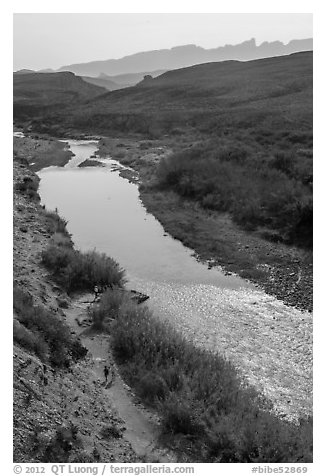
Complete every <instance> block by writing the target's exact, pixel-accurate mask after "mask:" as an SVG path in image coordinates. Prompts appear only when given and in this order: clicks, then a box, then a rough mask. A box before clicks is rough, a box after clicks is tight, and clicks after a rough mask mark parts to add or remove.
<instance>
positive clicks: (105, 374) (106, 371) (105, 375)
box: [104, 366, 109, 382]
mask: <svg viewBox="0 0 326 476" xmlns="http://www.w3.org/2000/svg"><path fill="white" fill-rule="evenodd" d="M108 375H109V369H108V368H107V366H105V367H104V377H105V382H107V381H108Z"/></svg>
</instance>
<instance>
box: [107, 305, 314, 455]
mask: <svg viewBox="0 0 326 476" xmlns="http://www.w3.org/2000/svg"><path fill="white" fill-rule="evenodd" d="M110 332H111V338H112V347H113V351H114V354H115V356H116V358H117V360H118V363H119V364H120V366H121V370H122V372H123V374H124V376H125V378H126V379H127V380H128V382H129V383H130V384H131V385H132V386H134V388H135V390H136V393H137V394H138V395H139V396H141V397H142V398H144V399H145V401H146V402H147V403H149V404H150V405H152V406H155V407H156V408H157V410H158V411H159V412H160V413H161V415H162V422H163V426H164V428H165V430H166V431H168V432H169V433H171V434H172V435H175V436H174V438H179V440H180V438H181V440H180V441H181V442H182V441H183V442H185V441H186V443H185V444H184V450H185V451H188V450H187V448H189V442H190V441H191V445H190V447H191V451H192V452H193V453H192V458H198V459H195V460H200V461H214V462H219V461H221V462H287V463H289V462H302V461H305V462H310V461H311V460H312V449H311V447H312V421H310V420H305V421H302V422H301V423H300V425H296V424H294V423H289V422H286V421H282V420H280V419H279V418H278V417H276V416H275V415H273V414H271V413H270V408H271V406H270V404H269V403H268V402H267V401H266V400H264V399H263V398H262V397H261V396H260V395H259V394H258V393H257V392H256V391H255V390H254V389H253V388H250V387H244V386H243V385H242V384H241V382H240V380H239V378H238V376H237V373H236V370H235V369H234V367H233V366H232V365H231V364H230V363H229V362H228V361H226V360H225V359H224V358H223V357H221V356H219V355H218V354H212V353H209V352H206V351H204V350H201V349H199V348H197V347H194V346H193V345H192V344H191V343H189V342H187V341H186V340H185V339H184V338H183V337H181V336H180V335H179V334H178V333H177V332H176V331H175V330H174V329H173V328H172V327H171V326H170V325H168V324H167V323H165V322H160V321H158V320H156V319H155V318H154V317H153V316H152V315H151V313H150V312H149V310H148V309H147V308H146V307H143V306H141V307H139V306H137V305H135V304H133V303H130V302H129V303H125V302H124V303H122V304H121V307H120V309H119V312H118V315H117V317H116V318H115V320H114V321H113V322H112V325H111V327H110ZM194 448H195V449H194ZM194 455H196V456H194Z"/></svg>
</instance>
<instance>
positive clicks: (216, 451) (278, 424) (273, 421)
mask: <svg viewBox="0 0 326 476" xmlns="http://www.w3.org/2000/svg"><path fill="white" fill-rule="evenodd" d="M122 182H123V181H122ZM28 183H29V181H28ZM24 232H25V233H26V232H27V231H26V230H25V231H24ZM63 301H64V300H63ZM63 301H61V302H62V303H63ZM252 304H255V303H252ZM72 305H73V307H74V304H73V303H72ZM134 311H135V309H134V308H133V311H132V312H134ZM64 312H65V314H66V316H67V315H68V313H69V312H70V311H64ZM109 317H110V316H109ZM130 317H132V315H131V316H130ZM244 317H245V316H244ZM284 317H285V316H284ZM273 319H274V317H273ZM230 320H232V315H230V316H228V321H230ZM141 321H142V323H143V324H142V325H145V324H146V322H147V321H146V319H144V320H143V319H141ZM132 322H133V319H132ZM237 322H238V319H237ZM260 322H261V319H260ZM120 324H121V325H120ZM123 324H125V325H126V329H124V328H123ZM153 325H154V329H155V324H154V320H153ZM260 325H262V322H261V324H260ZM282 327H283V323H282ZM273 328H274V326H272V327H271V329H273ZM116 330H118V331H119V330H120V331H121V333H120V336H121V338H122V342H124V345H127V344H128V342H130V341H131V342H138V341H137V339H134V338H133V332H134V331H133V329H132V327H130V326H129V325H128V321H126V322H125V321H124V318H122V320H121V322H119V325H118V327H117V328H116ZM228 330H229V332H230V326H229V327H228ZM266 330H267V329H266ZM130 331H131V335H128V332H130ZM234 331H236V329H234ZM232 334H233V331H232ZM263 334H264V335H265V332H264V333H263ZM161 335H162V332H159V336H161ZM235 335H236V333H235ZM144 336H145V339H146V342H147V341H148V343H149V346H148V347H147V346H145V345H144V346H140V347H139V350H137V353H139V355H138V356H137V359H140V363H141V361H142V355H143V357H144V356H146V352H149V355H151V356H152V355H153V352H152V348H151V346H152V345H154V346H155V345H157V344H158V345H161V344H160V340H159V342H157V343H155V338H154V339H152V337H153V336H152V335H151V327H149V329H147V330H146V332H145V333H144ZM130 338H131V340H130ZM96 340H97V338H96V337H95V342H94V341H93V343H94V344H95V346H96ZM168 341H169V342H170V341H171V339H170V338H169V339H168ZM176 342H177V345H175V346H174V347H175V350H173V349H172V350H171V351H172V357H173V353H174V352H176V351H177V349H179V352H180V345H179V343H178V342H179V340H177V341H176ZM186 346H187V348H189V349H191V354H192V355H194V362H196V359H197V357H196V356H198V355H201V352H200V351H199V350H198V349H196V348H193V347H192V345H191V344H190V343H189V344H186ZM163 347H164V348H166V349H167V348H168V347H169V346H168V345H166V346H165V345H164V346H163ZM181 347H182V346H181ZM218 349H219V347H216V346H214V352H216V350H218ZM143 352H145V354H142V353H143ZM92 353H93V352H92ZM154 355H158V353H157V352H156V351H155V352H154ZM205 355H207V359H213V357H212V356H211V354H210V353H207V354H206V353H205ZM216 358H217V360H218V361H219V359H220V358H219V357H216ZM179 360H180V359H179ZM222 360H223V359H222ZM187 361H188V359H187ZM148 362H149V364H150V365H152V364H151V363H153V359H152V357H151V358H150V359H149V361H148ZM163 363H164V362H163ZM131 364H132V362H131ZM97 370H98V369H97ZM147 370H150V371H153V370H154V371H155V372H157V371H158V372H159V373H160V372H161V370H164V368H163V369H161V368H160V367H159V368H158V369H155V368H154V369H151V368H150V367H149V368H147ZM138 371H140V372H142V366H141V365H140V366H139V368H138ZM181 371H182V372H186V373H185V376H186V374H187V373H188V370H187V368H185V369H182V368H181ZM182 372H181V373H182ZM191 372H192V371H191ZM191 372H190V373H191ZM228 374H229V372H226V375H225V377H227V375H228ZM99 375H101V372H100V374H99ZM232 375H233V373H232V372H231V375H230V377H231V380H232ZM158 377H160V375H158ZM164 378H166V376H165V377H164ZM187 378H188V377H187ZM228 379H229V376H228V377H227V378H226V380H227V381H228ZM181 380H182V381H183V378H182V379H181ZM208 381H209V382H210V381H211V379H208ZM237 386H238V385H236V387H237ZM181 388H183V386H182V387H181ZM183 390H184V388H183ZM209 391H210V390H209ZM224 391H225V389H224ZM195 394H196V392H195ZM195 394H194V395H195ZM235 395H237V392H235ZM186 396H187V395H183V394H181V412H182V413H181V416H182V415H183V416H184V410H185V409H186V407H187V405H188V406H189V404H190V410H191V412H192V411H193V412H194V414H192V413H191V418H189V408H188V409H186V410H187V411H186V417H185V419H186V426H184V425H183V424H182V425H181V427H180V428H182V431H183V432H184V431H186V432H187V431H188V430H187V428H188V429H189V428H190V429H192V428H193V427H192V422H193V420H194V419H196V418H195V417H196V415H197V413H196V412H197V410H196V408H197V405H198V403H199V406H200V405H201V403H200V401H199V402H198V403H196V404H195V403H194V402H195V400H196V399H195V398H191V399H190V400H191V401H192V403H191V402H190V401H189V402H188V401H187V399H186V398H184V397H186ZM240 400H241V399H240ZM212 401H216V398H215V397H214V392H213V394H212ZM170 403H171V402H170ZM233 403H236V401H234V402H233ZM233 403H232V405H230V410H231V413H230V418H231V421H233V418H232V414H233V412H235V413H237V414H239V417H240V416H241V411H240V413H238V410H236V409H237V408H238V407H237V405H236V404H235V405H233ZM170 410H171V411H172V412H173V411H174V410H175V405H171V407H170ZM239 410H241V409H239ZM187 412H188V413H187ZM187 415H188V416H187ZM179 416H180V414H179ZM179 416H178V415H177V416H176V419H174V424H176V425H178V424H179V423H178V418H179ZM183 416H182V418H183ZM264 418H265V417H264V416H263V419H264ZM266 418H268V416H266ZM270 418H271V419H270V422H271V425H272V427H274V425H276V427H277V428H278V430H277V431H280V432H281V433H282V432H283V430H282V428H289V429H290V428H292V429H293V431H294V433H295V434H296V429H295V427H292V425H289V426H288V425H287V423H285V422H284V424H281V422H280V421H279V420H278V419H277V418H275V417H272V416H271V417H270ZM240 419H241V418H240ZM249 420H250V418H249ZM187 422H188V423H189V422H190V427H189V425H188V423H187ZM258 423H259V422H257V424H258ZM200 426H201V425H200ZM213 426H215V425H213ZM172 428H174V426H173V427H171V429H172ZM196 428H197V429H199V427H197V426H196ZM244 428H246V425H245V427H244ZM196 431H197V430H196ZM291 431H292V430H291ZM306 431H308V433H306ZM229 432H230V434H231V433H232V434H234V430H232V424H231V426H230V427H229V428H228V430H227V432H226V433H229ZM223 435H225V431H224V432H223ZM308 435H309V425H308V426H307V427H306V428H304V429H303V433H299V434H298V437H299V439H301V441H304V440H305V438H306V437H308V438H309V436H308ZM284 437H285V438H287V437H286V434H284ZM187 438H188V437H186V438H184V436H182V434H181V439H184V441H185V442H186V443H187V442H188V439H187ZM196 438H197V437H196ZM295 438H296V437H295ZM210 441H211V440H210ZM223 441H224V436H223ZM264 441H265V439H264ZM211 442H212V441H211ZM212 443H214V442H212ZM216 444H217V447H215V446H214V455H215V456H213V455H211V456H212V457H213V458H214V457H217V458H219V457H220V456H221V454H222V453H221V451H220V449H219V443H218V442H216ZM274 444H276V443H274V442H272V445H274ZM214 445H215V443H214ZM268 445H269V441H268V443H267V446H266V447H265V449H264V451H265V450H267V449H268ZM283 446H284V445H283ZM304 446H307V445H306V444H305V443H304ZM240 447H241V445H240ZM240 447H239V446H238V443H237V442H236V441H233V442H232V458H241V457H242V456H241V455H240V456H239V452H238V450H239V449H240ZM227 448H228V445H227V444H226V443H225V444H224V443H223V458H224V457H226V458H228V457H231V456H230V453H229V452H228V450H227ZM225 451H226V453H227V454H228V455H229V456H227V455H226V453H225ZM241 451H242V450H241ZM260 455H261V458H262V461H265V460H266V459H265V458H268V456H266V454H265V456H263V455H262V454H260ZM193 456H194V455H193ZM206 456H207V455H206ZM293 457H294V458H295V456H294V455H293ZM307 458H309V457H307ZM198 460H200V458H199V459H196V461H198Z"/></svg>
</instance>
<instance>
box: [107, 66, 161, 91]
mask: <svg viewBox="0 0 326 476" xmlns="http://www.w3.org/2000/svg"><path fill="white" fill-rule="evenodd" d="M166 71H167V70H166V69H159V70H156V71H146V72H141V73H127V74H118V75H115V76H108V75H107V74H104V73H101V74H100V75H99V78H106V79H110V80H111V81H114V82H115V83H117V84H119V85H120V86H123V87H129V86H135V84H138V83H139V82H140V81H142V80H143V79H144V76H147V75H150V76H152V77H153V78H156V77H157V76H159V75H161V74H163V73H165V72H166Z"/></svg>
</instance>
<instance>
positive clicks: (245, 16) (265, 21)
mask: <svg viewBox="0 0 326 476" xmlns="http://www.w3.org/2000/svg"><path fill="white" fill-rule="evenodd" d="M309 37H312V15H311V14H307V13H242V14H241V13H232V14H221V13H100V14H99V13H16V14H14V70H18V69H22V68H29V69H36V70H37V69H42V68H54V69H56V68H59V67H60V66H64V65H68V64H71V63H82V62H87V61H93V60H102V59H103V60H104V59H110V58H120V57H122V56H126V55H129V54H133V53H137V52H139V51H148V50H154V49H161V48H171V47H173V46H177V45H185V44H190V43H191V44H196V45H198V46H202V47H204V48H213V47H217V46H223V45H224V44H226V43H229V44H236V43H240V42H242V41H245V40H248V39H250V38H256V40H257V43H258V44H260V43H262V42H263V41H272V40H280V41H283V42H285V43H287V42H288V41H290V40H291V39H300V38H309Z"/></svg>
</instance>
